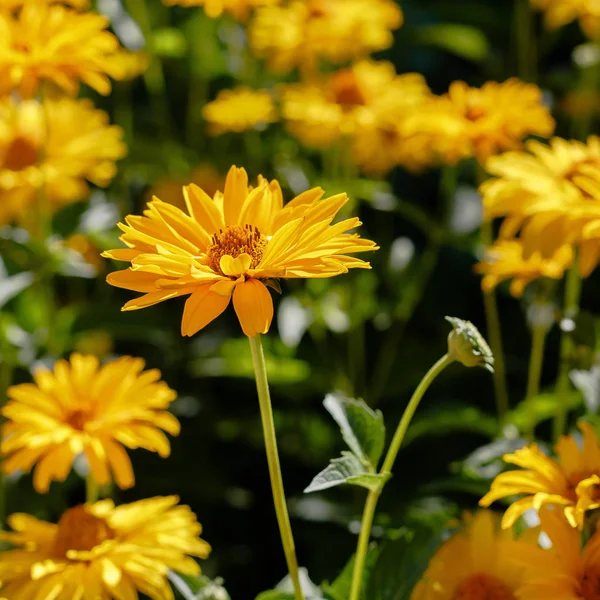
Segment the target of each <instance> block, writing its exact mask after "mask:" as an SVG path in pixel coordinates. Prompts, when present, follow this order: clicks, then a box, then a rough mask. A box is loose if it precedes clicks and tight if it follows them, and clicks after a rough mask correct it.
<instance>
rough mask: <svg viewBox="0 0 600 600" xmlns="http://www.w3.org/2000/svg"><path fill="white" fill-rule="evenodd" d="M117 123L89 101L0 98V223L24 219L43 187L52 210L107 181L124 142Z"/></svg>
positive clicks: (113, 173)
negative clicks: (40, 101) (39, 101)
mask: <svg viewBox="0 0 600 600" xmlns="http://www.w3.org/2000/svg"><path fill="white" fill-rule="evenodd" d="M122 136H123V132H122V130H121V128H120V127H117V126H115V125H109V124H108V115H107V114H106V113H105V112H103V111H101V110H96V109H95V108H94V107H93V104H92V103H91V101H89V100H72V99H70V98H60V99H56V100H50V99H48V100H46V101H45V102H44V105H42V104H39V103H38V102H37V101H35V100H26V101H22V102H16V101H14V100H13V99H11V98H6V99H4V100H3V101H0V223H7V222H10V221H12V220H13V219H15V218H16V219H18V220H20V221H22V222H27V217H28V216H31V214H29V215H28V213H31V212H32V211H31V205H32V204H33V203H34V202H35V201H36V198H37V197H38V196H39V190H40V188H42V187H43V188H44V196H45V198H46V200H47V203H48V205H49V207H48V208H50V209H51V210H52V211H54V210H56V209H58V208H60V207H61V206H63V205H65V204H69V203H72V202H77V201H79V200H83V199H85V198H86V197H87V195H88V194H89V186H88V183H87V181H90V182H92V183H94V184H95V185H99V186H106V185H108V184H109V183H110V181H111V179H112V178H113V177H114V176H115V174H116V167H115V161H116V160H118V159H119V158H121V157H123V156H124V155H125V153H126V147H125V145H124V144H123V142H122V141H121V139H122Z"/></svg>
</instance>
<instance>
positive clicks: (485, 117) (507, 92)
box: [406, 79, 555, 165]
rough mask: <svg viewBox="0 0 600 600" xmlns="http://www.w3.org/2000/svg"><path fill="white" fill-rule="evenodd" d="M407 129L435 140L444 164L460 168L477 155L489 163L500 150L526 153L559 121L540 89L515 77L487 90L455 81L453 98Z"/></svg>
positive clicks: (433, 105) (422, 113)
mask: <svg viewBox="0 0 600 600" xmlns="http://www.w3.org/2000/svg"><path fill="white" fill-rule="evenodd" d="M406 127H407V129H408V130H409V131H410V132H412V133H413V134H415V135H417V134H420V135H425V136H427V137H429V140H430V145H431V148H432V151H433V152H434V154H435V155H437V157H438V161H439V162H441V163H442V164H447V165H455V164H456V163H457V162H458V161H460V160H462V159H464V158H470V157H473V156H474V157H475V158H476V159H477V160H478V161H479V162H480V163H483V162H485V160H487V159H488V158H489V157H490V156H492V155H494V154H497V153H499V152H503V151H506V150H515V149H520V148H521V147H522V142H523V139H524V138H526V137H527V136H529V135H538V136H542V137H548V136H550V135H551V134H552V132H553V131H554V127H555V123H554V119H553V118H552V116H551V114H550V111H549V109H548V108H547V107H546V106H544V104H543V102H542V92H541V90H540V89H539V88H538V87H537V86H536V85H533V84H529V83H523V82H522V81H519V80H518V79H509V80H508V81H505V82H504V83H496V82H494V81H489V82H487V83H485V84H484V85H483V86H482V87H481V88H471V87H469V86H468V85H467V84H466V83H464V82H463V81H455V82H454V83H452V84H451V86H450V88H449V90H448V93H447V94H445V95H443V96H440V97H436V98H433V99H432V100H431V102H429V103H427V104H425V105H423V106H422V107H421V110H419V111H416V112H415V113H414V114H413V115H411V117H410V119H409V122H408V123H407V125H406Z"/></svg>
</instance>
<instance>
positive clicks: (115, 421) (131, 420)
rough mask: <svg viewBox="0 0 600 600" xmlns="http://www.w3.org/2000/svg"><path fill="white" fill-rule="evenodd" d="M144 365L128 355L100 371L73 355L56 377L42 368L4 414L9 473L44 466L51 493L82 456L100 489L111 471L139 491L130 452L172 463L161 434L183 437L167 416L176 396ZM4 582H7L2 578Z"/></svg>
mask: <svg viewBox="0 0 600 600" xmlns="http://www.w3.org/2000/svg"><path fill="white" fill-rule="evenodd" d="M143 369H144V361H143V360H142V359H141V358H132V357H130V356H124V357H122V358H119V359H117V360H114V361H112V362H109V363H106V364H105V365H103V366H100V365H99V363H98V359H97V358H96V357H94V356H84V355H81V354H72V355H71V358H70V362H67V361H65V360H59V361H57V362H56V364H55V366H54V371H53V372H52V371H49V370H46V369H40V370H38V371H36V372H35V373H34V375H33V377H34V380H35V384H31V383H25V384H21V385H15V386H12V387H11V388H9V390H8V397H9V402H8V403H7V404H6V405H5V406H4V408H3V409H2V414H3V415H4V417H5V418H6V419H7V420H8V422H7V423H6V424H5V425H4V426H3V439H2V445H1V449H2V454H3V455H4V460H3V461H2V468H3V469H4V472H5V473H14V472H15V471H17V470H21V471H29V470H30V469H31V468H32V467H33V465H35V464H36V463H37V466H36V467H35V471H34V475H33V485H34V487H35V489H36V490H37V491H38V492H46V491H48V488H49V486H50V482H51V481H52V480H56V481H64V480H65V478H66V477H67V475H68V474H69V471H70V469H71V465H72V463H73V460H74V459H75V457H76V456H78V455H79V454H81V453H83V454H84V455H85V456H86V458H87V460H88V463H89V466H90V469H91V474H92V475H93V477H94V479H95V480H96V481H97V482H98V483H99V484H101V485H104V484H107V483H110V481H111V471H112V473H113V474H114V478H115V482H116V483H117V485H118V486H119V487H120V488H123V489H125V488H129V487H132V486H133V484H134V476H133V470H132V467H131V461H130V460H129V457H128V455H127V452H126V451H125V450H124V449H123V446H126V447H127V448H132V449H135V448H145V449H146V450H150V451H152V452H158V453H159V454H160V455H161V456H163V457H165V456H169V453H170V445H169V440H168V439H167V437H166V436H165V434H164V433H163V432H162V431H161V430H164V431H166V432H168V433H170V434H171V435H177V434H178V433H179V422H178V421H177V419H176V418H175V417H174V416H173V415H172V414H171V413H169V412H167V409H168V408H169V405H170V404H171V402H172V401H173V400H174V399H175V397H176V394H175V392H174V391H173V390H171V389H170V388H169V387H168V386H167V384H166V383H164V382H162V381H160V371H158V370H157V369H151V370H150V371H144V372H142V371H143ZM0 579H1V577H0Z"/></svg>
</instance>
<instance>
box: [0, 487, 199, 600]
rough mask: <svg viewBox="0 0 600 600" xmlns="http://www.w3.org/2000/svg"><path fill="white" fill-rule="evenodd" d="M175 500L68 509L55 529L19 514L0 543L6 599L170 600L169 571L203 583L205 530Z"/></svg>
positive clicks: (0, 586)
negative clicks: (144, 599)
mask: <svg viewBox="0 0 600 600" xmlns="http://www.w3.org/2000/svg"><path fill="white" fill-rule="evenodd" d="M178 502H179V498H177V496H164V497H161V496H158V497H155V498H148V499H147V500H139V501H138V502H132V503H131V504H123V505H121V506H117V507H115V505H114V504H113V502H112V500H101V501H100V502H96V503H94V504H86V505H80V506H75V507H74V508H69V509H68V510H67V511H66V512H64V513H63V515H62V516H61V518H60V520H59V522H58V524H57V525H54V524H52V523H48V522H47V521H40V520H39V519H36V518H35V517H33V516H30V515H27V514H23V513H16V514H13V515H11V516H9V517H8V524H9V525H10V527H11V528H12V530H13V531H10V532H7V531H2V532H0V540H2V541H3V542H8V543H10V544H11V545H13V546H14V547H15V548H14V549H13V550H5V551H4V552H2V553H0V581H1V582H2V583H1V584H0V593H1V594H3V595H4V596H6V598H10V599H11V600H24V599H25V598H36V600H74V599H76V598H80V599H81V598H86V599H88V598H89V599H90V600H92V599H93V600H112V599H115V598H119V599H122V600H125V599H127V600H137V599H138V597H139V596H138V594H144V596H146V597H149V598H153V599H154V600H169V599H171V600H172V598H173V592H172V590H171V587H170V585H169V582H168V579H167V574H168V571H169V569H173V570H174V571H178V572H180V573H183V574H185V575H198V574H199V573H200V567H199V565H198V563H197V562H196V561H195V560H194V559H193V558H191V557H192V556H197V557H199V558H206V557H207V556H208V554H209V552H210V546H209V545H208V544H207V543H206V542H205V541H204V540H202V539H201V538H200V537H199V536H200V534H201V533H202V527H201V525H200V524H199V523H198V521H197V520H196V516H195V515H194V513H193V512H192V511H191V510H190V508H189V506H183V505H178Z"/></svg>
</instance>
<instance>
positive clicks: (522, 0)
mask: <svg viewBox="0 0 600 600" xmlns="http://www.w3.org/2000/svg"><path fill="white" fill-rule="evenodd" d="M515 31H516V35H517V73H518V75H519V77H520V78H521V79H523V80H524V81H535V80H536V78H537V73H536V71H537V48H536V36H535V30H534V21H533V13H532V11H531V6H530V0H515Z"/></svg>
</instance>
